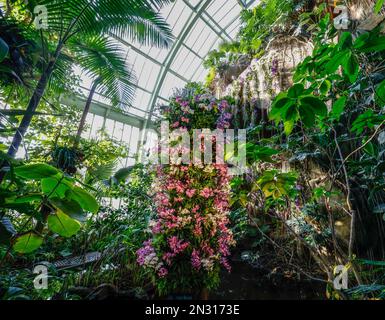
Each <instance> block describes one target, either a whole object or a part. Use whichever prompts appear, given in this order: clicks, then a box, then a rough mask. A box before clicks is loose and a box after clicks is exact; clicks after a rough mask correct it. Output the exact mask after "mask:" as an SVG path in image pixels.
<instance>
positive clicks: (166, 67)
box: [79, 0, 259, 165]
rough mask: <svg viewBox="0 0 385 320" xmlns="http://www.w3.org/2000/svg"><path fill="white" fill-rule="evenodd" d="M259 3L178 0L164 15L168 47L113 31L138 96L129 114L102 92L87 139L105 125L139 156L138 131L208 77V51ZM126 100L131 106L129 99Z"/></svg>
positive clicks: (230, 37) (87, 83) (225, 38)
mask: <svg viewBox="0 0 385 320" xmlns="http://www.w3.org/2000/svg"><path fill="white" fill-rule="evenodd" d="M258 2H259V1H258V0H175V1H173V3H171V4H170V5H168V6H166V7H164V8H162V9H161V14H162V15H163V17H164V18H165V19H166V21H167V22H168V24H169V25H170V27H171V28H172V32H173V35H174V37H175V40H174V42H173V44H172V45H171V46H170V48H168V49H159V48H156V47H149V46H145V45H139V44H136V43H133V42H132V41H130V40H129V39H125V38H121V37H118V36H116V35H114V34H110V36H111V37H112V38H113V39H115V41H116V42H117V44H118V45H119V46H121V47H122V49H123V50H124V52H125V53H126V61H127V63H128V64H129V65H131V66H132V69H133V71H134V73H135V76H136V83H134V86H135V87H136V95H135V99H134V101H133V103H132V105H130V106H128V105H126V108H125V110H126V111H125V112H124V114H119V113H117V112H115V111H113V110H110V108H109V107H108V105H109V103H108V101H107V100H106V99H104V98H103V97H102V96H100V95H97V96H96V98H95V100H96V102H95V103H94V105H93V108H91V112H92V113H93V114H90V115H89V117H88V119H87V120H88V123H89V124H90V125H91V128H90V129H89V130H88V132H87V133H86V134H87V135H88V137H92V136H95V135H96V132H97V131H98V130H99V129H101V128H102V127H103V128H104V129H105V130H106V131H107V132H109V133H110V134H111V135H112V136H114V137H117V138H119V137H120V138H119V139H121V140H122V141H125V142H127V143H128V144H130V145H132V146H131V148H132V149H134V150H132V153H133V154H134V153H135V152H136V150H135V149H136V148H137V144H138V139H140V134H139V131H140V130H142V129H146V128H147V127H149V126H150V124H151V121H152V120H154V118H155V117H156V115H154V114H153V111H154V108H155V106H156V105H157V104H159V103H165V102H167V100H168V98H169V96H170V95H171V94H172V92H173V89H174V88H181V87H183V86H184V84H185V83H187V82H189V81H203V80H204V79H205V76H206V74H207V70H205V69H204V67H203V61H204V59H205V56H206V55H207V53H208V52H209V51H211V50H213V49H215V48H217V46H218V45H219V44H220V43H221V42H223V41H231V40H234V39H235V37H236V35H237V32H238V30H239V27H240V19H239V18H240V13H241V11H242V9H244V8H250V7H251V6H253V5H255V4H257V3H258ZM79 72H80V71H79ZM82 80H83V85H82V88H83V90H84V93H85V94H86V93H87V90H89V88H90V87H91V81H90V80H89V79H87V78H86V77H84V76H83V75H82ZM121 103H122V104H124V105H125V104H126V102H125V101H122V102H121ZM116 127H118V133H116ZM126 127H130V133H128V132H125V130H126ZM131 127H132V128H131ZM133 131H135V133H134V136H133V135H132V132H133ZM133 140H136V141H133ZM122 165H124V164H122Z"/></svg>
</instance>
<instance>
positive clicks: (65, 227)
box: [48, 210, 81, 238]
mask: <svg viewBox="0 0 385 320" xmlns="http://www.w3.org/2000/svg"><path fill="white" fill-rule="evenodd" d="M48 227H49V228H50V230H52V231H53V232H55V233H57V234H58V235H60V236H62V237H66V238H69V237H72V236H73V235H74V234H76V233H77V232H78V231H79V230H80V227H81V225H80V222H78V221H76V220H74V219H72V218H71V217H69V216H67V215H66V214H65V213H63V212H61V211H60V210H59V211H58V212H57V213H56V214H55V215H50V216H49V217H48Z"/></svg>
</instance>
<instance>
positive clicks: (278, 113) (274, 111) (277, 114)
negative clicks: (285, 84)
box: [269, 94, 293, 121]
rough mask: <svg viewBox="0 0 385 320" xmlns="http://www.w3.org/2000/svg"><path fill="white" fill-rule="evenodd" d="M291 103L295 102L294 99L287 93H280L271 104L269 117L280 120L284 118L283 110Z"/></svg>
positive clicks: (272, 119)
mask: <svg viewBox="0 0 385 320" xmlns="http://www.w3.org/2000/svg"><path fill="white" fill-rule="evenodd" d="M291 103H293V100H292V99H290V98H288V97H287V96H286V94H285V95H282V94H281V95H278V96H277V97H276V98H275V100H274V102H273V104H272V106H271V110H270V112H269V119H270V120H271V121H280V120H281V119H282V110H283V109H286V108H287V107H288V106H289V105H290V104H291Z"/></svg>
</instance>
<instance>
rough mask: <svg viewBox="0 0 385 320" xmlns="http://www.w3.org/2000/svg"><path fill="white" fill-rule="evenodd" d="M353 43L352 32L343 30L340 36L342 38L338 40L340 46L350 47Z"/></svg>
mask: <svg viewBox="0 0 385 320" xmlns="http://www.w3.org/2000/svg"><path fill="white" fill-rule="evenodd" d="M352 43H353V37H352V34H351V33H350V32H343V33H342V34H341V36H340V40H339V41H338V48H340V49H341V50H344V49H347V48H350V47H351V46H352Z"/></svg>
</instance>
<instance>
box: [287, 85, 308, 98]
mask: <svg viewBox="0 0 385 320" xmlns="http://www.w3.org/2000/svg"><path fill="white" fill-rule="evenodd" d="M304 91H305V88H304V86H303V84H301V83H297V84H295V85H294V86H292V87H291V88H290V89H289V91H288V93H287V96H288V97H289V98H294V99H297V98H298V97H300V96H301V94H302V93H303V92H304Z"/></svg>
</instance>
